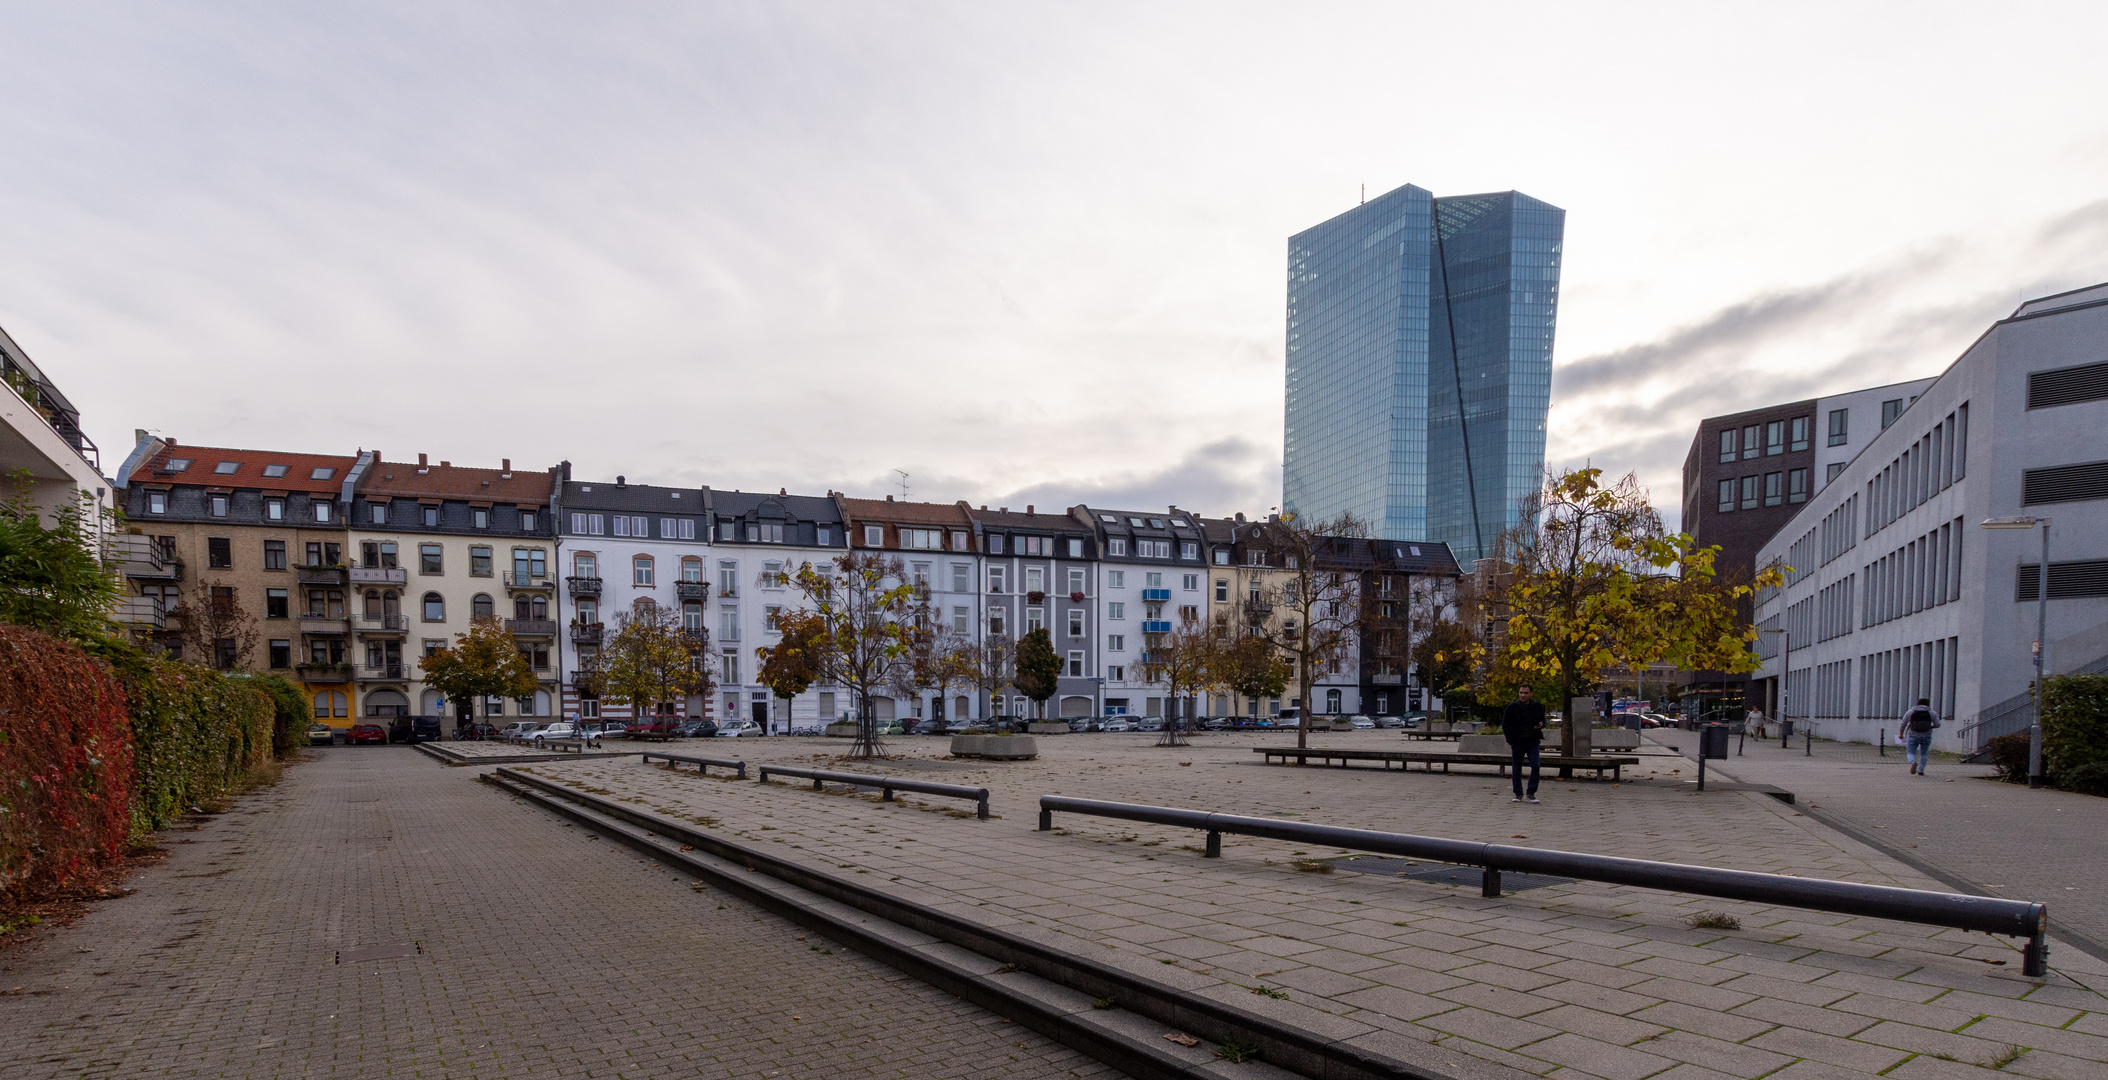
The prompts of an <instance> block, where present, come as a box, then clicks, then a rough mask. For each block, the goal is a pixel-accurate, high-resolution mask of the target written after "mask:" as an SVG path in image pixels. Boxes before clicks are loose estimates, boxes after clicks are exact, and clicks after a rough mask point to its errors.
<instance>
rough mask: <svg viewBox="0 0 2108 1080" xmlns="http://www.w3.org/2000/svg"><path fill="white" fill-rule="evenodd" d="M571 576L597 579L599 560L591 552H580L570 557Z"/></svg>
mask: <svg viewBox="0 0 2108 1080" xmlns="http://www.w3.org/2000/svg"><path fill="white" fill-rule="evenodd" d="M571 576H572V577H582V578H597V577H599V576H600V560H599V559H598V558H597V557H595V556H594V555H593V554H592V553H591V552H586V551H581V552H579V553H578V554H576V555H573V556H571Z"/></svg>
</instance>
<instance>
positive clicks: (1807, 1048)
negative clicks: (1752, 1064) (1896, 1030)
mask: <svg viewBox="0 0 2108 1080" xmlns="http://www.w3.org/2000/svg"><path fill="white" fill-rule="evenodd" d="M1747 1045H1750V1046H1754V1047H1757V1048H1759V1049H1763V1050H1770V1051H1772V1052H1774V1053H1778V1054H1784V1055H1786V1056H1787V1057H1801V1058H1813V1059H1814V1060H1816V1061H1820V1062H1823V1063H1825V1064H1829V1065H1835V1066H1838V1067H1839V1068H1846V1069H1857V1070H1859V1071H1861V1072H1871V1073H1879V1072H1883V1071H1885V1070H1887V1069H1888V1068H1890V1067H1891V1066H1893V1065H1895V1064H1896V1063H1897V1062H1899V1061H1902V1060H1903V1059H1904V1058H1906V1057H1909V1056H1910V1055H1909V1054H1908V1053H1906V1052H1904V1051H1901V1050H1893V1049H1890V1048H1888V1047H1884V1046H1875V1045H1872V1044H1870V1043H1863V1042H1854V1041H1852V1040H1850V1039H1840V1038H1838V1037H1836V1036H1834V1035H1825V1034H1822V1033H1821V1032H1817V1031H1804V1030H1799V1029H1795V1028H1788V1027H1776V1028H1773V1029H1771V1030H1770V1031H1767V1032H1765V1033H1764V1034H1762V1035H1759V1036H1757V1037H1756V1038H1754V1039H1751V1040H1749V1042H1748V1044H1747Z"/></svg>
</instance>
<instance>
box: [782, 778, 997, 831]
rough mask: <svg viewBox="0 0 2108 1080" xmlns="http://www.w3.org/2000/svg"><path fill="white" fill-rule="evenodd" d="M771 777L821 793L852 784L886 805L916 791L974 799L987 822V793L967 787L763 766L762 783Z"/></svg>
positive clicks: (980, 815) (918, 792)
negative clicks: (875, 792) (808, 784)
mask: <svg viewBox="0 0 2108 1080" xmlns="http://www.w3.org/2000/svg"><path fill="white" fill-rule="evenodd" d="M771 773H774V774H777V775H780V776H795V777H798V778H800V779H803V780H810V781H812V789H813V790H814V791H818V790H820V785H821V784H853V785H855V786H857V787H875V788H878V789H879V791H880V792H881V793H882V794H881V798H882V799H883V801H885V802H892V801H893V793H894V792H896V791H913V792H915V793H917V794H921V795H942V796H944V797H946V798H950V799H972V800H973V801H974V802H975V803H976V804H977V809H976V811H975V814H974V816H976V817H978V818H980V819H981V820H983V821H986V820H988V789H987V788H984V787H967V786H965V785H964V784H938V783H934V782H931V781H928V780H907V779H903V778H901V777H898V776H864V775H862V774H859V773H842V772H826V771H823V770H820V769H797V768H792V767H791V766H789V765H763V766H762V767H761V782H762V783H767V782H768V779H769V775H770V774H771Z"/></svg>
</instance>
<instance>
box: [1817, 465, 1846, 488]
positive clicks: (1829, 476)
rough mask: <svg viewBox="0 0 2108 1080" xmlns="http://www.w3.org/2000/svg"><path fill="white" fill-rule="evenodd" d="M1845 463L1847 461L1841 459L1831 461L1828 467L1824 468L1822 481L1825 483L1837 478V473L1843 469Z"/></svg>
mask: <svg viewBox="0 0 2108 1080" xmlns="http://www.w3.org/2000/svg"><path fill="white" fill-rule="evenodd" d="M1846 464H1848V463H1847V462H1843V461H1833V462H1831V463H1830V464H1829V465H1828V467H1826V468H1825V469H1824V473H1823V483H1825V484H1827V483H1829V482H1830V481H1832V480H1835V479H1837V474H1838V473H1841V472H1843V471H1845V465H1846Z"/></svg>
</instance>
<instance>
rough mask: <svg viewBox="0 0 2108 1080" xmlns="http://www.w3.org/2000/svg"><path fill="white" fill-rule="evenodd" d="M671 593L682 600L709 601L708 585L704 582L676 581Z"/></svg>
mask: <svg viewBox="0 0 2108 1080" xmlns="http://www.w3.org/2000/svg"><path fill="white" fill-rule="evenodd" d="M673 591H674V592H675V593H676V594H677V595H679V596H680V598H681V599H683V600H708V599H710V583H709V582H706V581H676V582H674V583H673Z"/></svg>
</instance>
